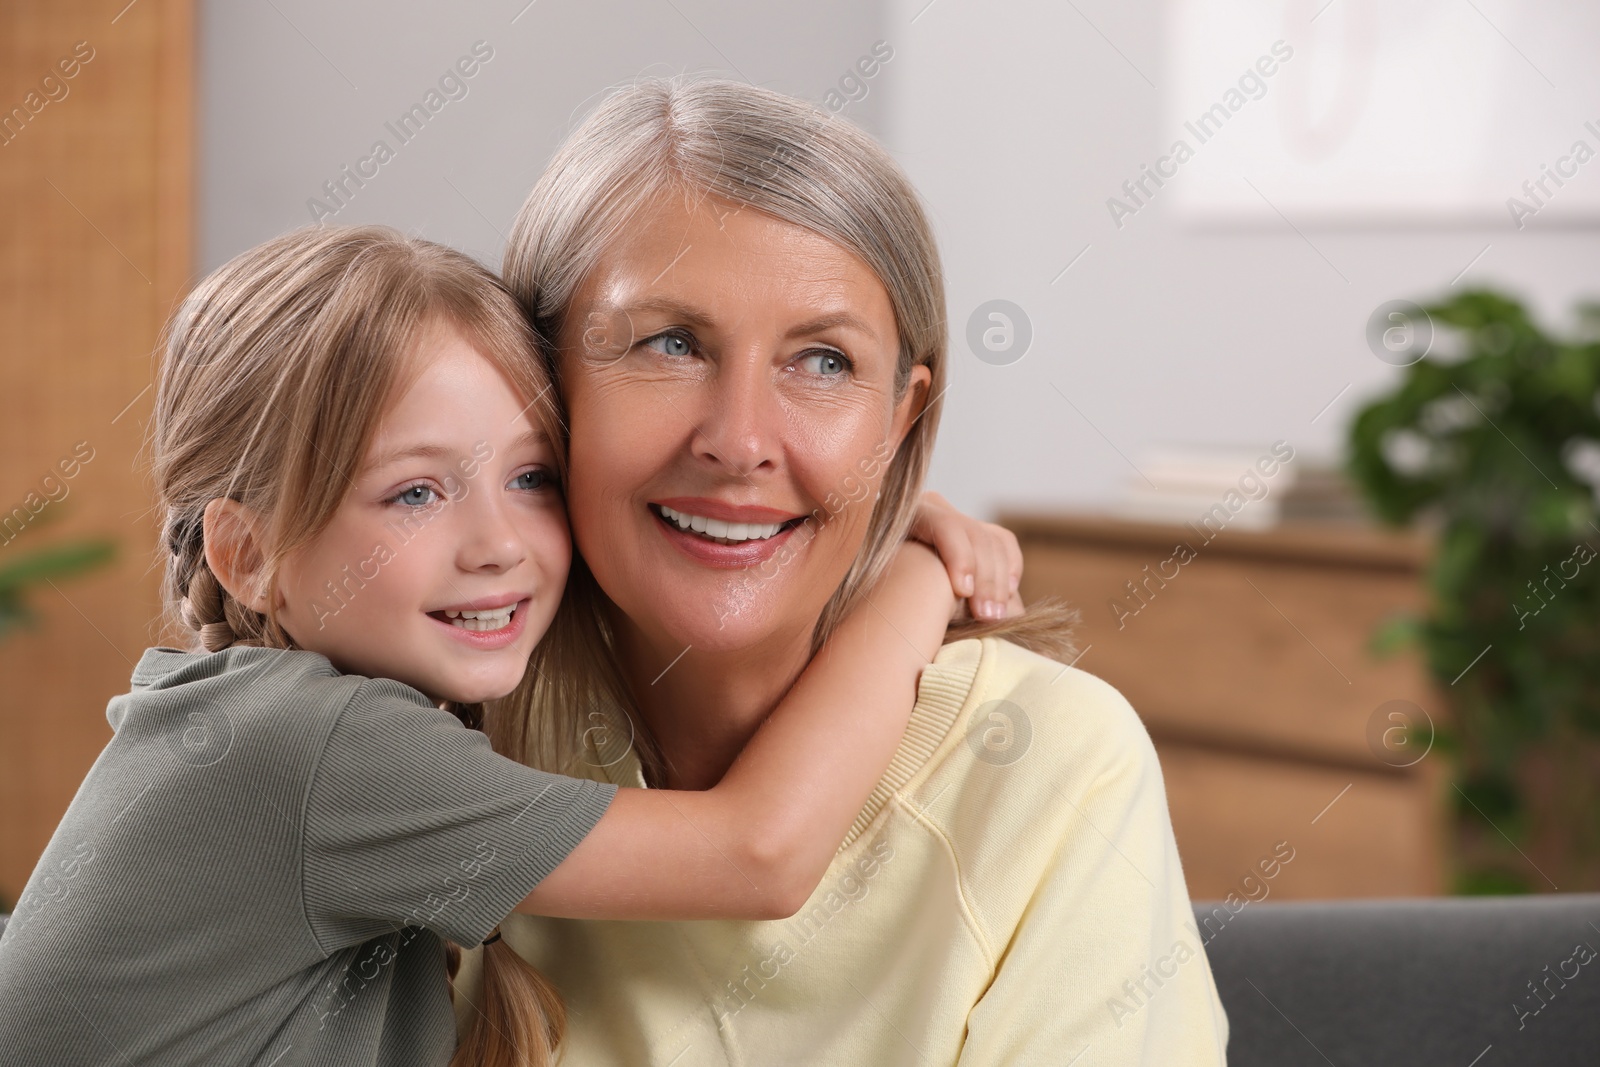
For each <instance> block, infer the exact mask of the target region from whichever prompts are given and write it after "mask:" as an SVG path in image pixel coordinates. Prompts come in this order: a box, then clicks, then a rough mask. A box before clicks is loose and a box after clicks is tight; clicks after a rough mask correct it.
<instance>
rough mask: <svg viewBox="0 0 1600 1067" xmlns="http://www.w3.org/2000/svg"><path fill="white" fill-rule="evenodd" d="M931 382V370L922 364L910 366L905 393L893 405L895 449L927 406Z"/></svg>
mask: <svg viewBox="0 0 1600 1067" xmlns="http://www.w3.org/2000/svg"><path fill="white" fill-rule="evenodd" d="M932 384H933V372H932V371H931V370H929V369H928V368H927V367H926V366H925V365H924V364H921V363H918V364H917V365H916V366H915V367H912V368H911V377H910V380H909V381H907V382H906V391H905V395H904V396H902V397H901V398H900V400H899V401H898V402H897V403H896V404H895V406H894V447H895V449H896V450H898V449H899V448H900V445H901V444H902V443H903V442H904V441H905V439H906V432H907V431H909V430H910V429H911V424H912V423H914V422H916V421H917V419H918V418H919V417H920V416H921V415H922V412H923V410H924V409H925V408H927V406H928V389H929V387H930V386H931V385H932Z"/></svg>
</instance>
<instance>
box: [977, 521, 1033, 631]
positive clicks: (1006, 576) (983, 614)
mask: <svg viewBox="0 0 1600 1067" xmlns="http://www.w3.org/2000/svg"><path fill="white" fill-rule="evenodd" d="M974 538H975V539H976V543H977V547H976V550H975V553H974V554H975V556H976V559H977V568H978V572H977V581H976V583H975V588H974V590H973V593H972V598H971V599H972V614H973V616H974V617H976V618H980V619H986V620H992V619H1003V618H1005V617H1006V616H1007V615H1008V614H1011V612H1010V611H1009V610H1008V608H1009V605H1010V603H1011V600H1012V598H1013V597H1014V596H1016V592H1017V585H1018V582H1019V581H1020V579H1021V577H1022V549H1021V546H1019V545H1018V544H1017V538H1016V535H1015V534H1013V533H1012V532H1011V531H1010V530H1007V529H1006V528H1005V527H1003V526H996V525H995V524H993V523H987V522H985V523H979V524H977V527H976V529H975V532H974ZM1018 603H1019V604H1020V603H1021V601H1020V599H1019V600H1018Z"/></svg>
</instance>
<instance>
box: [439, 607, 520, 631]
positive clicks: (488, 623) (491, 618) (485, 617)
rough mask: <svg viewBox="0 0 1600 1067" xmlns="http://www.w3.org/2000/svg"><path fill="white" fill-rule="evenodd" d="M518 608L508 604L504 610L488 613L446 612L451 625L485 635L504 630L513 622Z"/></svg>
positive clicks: (494, 609)
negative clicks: (489, 632) (490, 631)
mask: <svg viewBox="0 0 1600 1067" xmlns="http://www.w3.org/2000/svg"><path fill="white" fill-rule="evenodd" d="M516 608H517V606H516V605H515V604H507V605H506V606H505V607H503V608H493V609H490V610H487V611H450V610H447V611H445V612H444V615H445V617H446V618H447V619H449V620H450V625H452V626H454V627H456V628H457V629H461V630H471V631H473V632H474V633H483V632H486V631H489V630H503V629H505V628H506V626H507V625H509V624H510V622H511V616H512V615H513V614H515V612H516Z"/></svg>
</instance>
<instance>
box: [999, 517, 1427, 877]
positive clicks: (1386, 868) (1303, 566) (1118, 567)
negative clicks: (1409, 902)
mask: <svg viewBox="0 0 1600 1067" xmlns="http://www.w3.org/2000/svg"><path fill="white" fill-rule="evenodd" d="M1001 521H1002V522H1003V523H1004V524H1005V525H1006V526H1008V527H1010V528H1011V529H1012V530H1014V531H1015V532H1016V533H1017V535H1018V537H1019V539H1020V540H1021V542H1022V549H1023V555H1024V558H1025V560H1026V570H1025V574H1024V578H1023V586H1022V593H1023V597H1024V599H1028V600H1033V599H1037V598H1039V597H1042V596H1046V595H1054V596H1059V597H1061V598H1063V599H1065V600H1066V601H1068V602H1069V603H1071V604H1073V605H1075V606H1076V607H1078V608H1079V609H1080V611H1081V612H1082V616H1083V623H1082V626H1081V628H1080V631H1079V634H1080V636H1079V648H1080V650H1081V652H1080V658H1079V660H1078V662H1077V664H1076V665H1077V666H1078V667H1080V668H1081V669H1083V670H1086V671H1089V672H1090V673H1092V674H1096V675H1098V676H1100V677H1101V678H1104V679H1105V680H1106V681H1108V682H1110V683H1111V684H1112V685H1115V686H1116V687H1117V688H1118V689H1119V690H1121V691H1122V693H1123V694H1124V695H1125V696H1126V697H1127V698H1128V700H1129V701H1130V702H1131V703H1132V704H1133V706H1134V707H1135V708H1136V709H1137V710H1138V712H1139V714H1140V716H1141V717H1142V718H1143V720H1144V722H1145V725H1146V727H1147V728H1148V729H1149V731H1150V735H1151V738H1152V739H1153V740H1154V742H1155V745H1156V750H1157V752H1158V753H1159V754H1160V757H1161V763H1162V770H1163V775H1164V777H1165V780H1166V786H1167V797H1168V803H1169V805H1170V808H1171V811H1172V823H1173V829H1174V832H1175V833H1176V836H1177V840H1178V850H1179V853H1180V855H1181V857H1182V859H1183V864H1184V873H1185V875H1186V877H1187V879H1188V883H1189V890H1190V894H1191V896H1193V897H1194V898H1195V899H1212V898H1222V897H1225V896H1226V895H1227V894H1228V893H1229V892H1237V893H1239V894H1240V895H1241V896H1247V895H1250V894H1252V893H1253V894H1255V895H1256V896H1260V895H1261V893H1262V892H1263V891H1265V892H1266V893H1267V894H1268V895H1271V896H1275V897H1281V898H1283V899H1293V898H1301V899H1304V898H1319V897H1360V896H1405V895H1427V894H1435V893H1440V892H1443V891H1444V890H1445V881H1446V879H1445V871H1444V868H1445V855H1444V852H1443V848H1444V842H1445V841H1446V837H1445V826H1446V822H1445V812H1446V809H1447V797H1446V796H1445V793H1446V792H1448V791H1449V790H1450V785H1449V781H1448V777H1447V768H1446V766H1445V764H1444V761H1443V758H1442V756H1441V755H1440V754H1439V753H1438V752H1436V751H1429V750H1428V749H1427V747H1426V746H1427V741H1428V737H1427V735H1428V733H1429V730H1428V728H1427V724H1428V723H1430V722H1431V723H1434V724H1442V723H1443V722H1444V716H1445V709H1444V705H1443V702H1442V700H1441V697H1440V694H1439V693H1438V692H1437V690H1436V688H1435V687H1434V686H1433V685H1432V684H1431V682H1430V680H1429V678H1428V677H1427V675H1426V673H1425V671H1424V669H1423V666H1422V664H1421V663H1420V661H1419V659H1418V658H1417V656H1416V654H1415V653H1414V652H1408V653H1404V654H1401V655H1397V656H1394V657H1392V658H1388V659H1380V658H1378V657H1376V656H1375V655H1374V654H1373V653H1372V652H1371V651H1369V642H1370V639H1371V636H1372V633H1373V631H1374V629H1375V628H1376V627H1377V626H1378V625H1379V624H1380V623H1381V622H1382V621H1383V620H1384V619H1385V618H1386V617H1388V616H1391V615H1393V614H1395V613H1398V612H1401V611H1417V610H1420V609H1421V607H1422V605H1423V595H1424V594H1423V589H1422V585H1421V581H1420V571H1421V568H1422V566H1423V564H1424V563H1425V560H1426V553H1427V550H1428V546H1427V541H1426V540H1425V539H1424V538H1423V537H1421V536H1420V535H1402V534H1391V533H1387V532H1382V531H1378V530H1374V529H1370V528H1367V527H1364V526H1355V525H1350V526H1341V525H1326V526H1321V525H1300V526H1295V525H1285V526H1281V527H1278V528H1276V529H1273V530H1269V531H1246V530H1235V529H1224V530H1222V531H1221V532H1220V533H1213V534H1212V535H1211V539H1210V540H1209V541H1208V540H1206V534H1207V532H1208V531H1203V530H1197V529H1196V528H1194V527H1191V526H1186V525H1174V526H1168V525H1156V524H1147V523H1136V522H1126V521H1121V520H1117V519H1110V518H1103V517H1097V516H1088V515H1079V516H1063V515H1023V514H1013V515H1008V516H1005V517H1003V518H1002V520H1001ZM1407 727H1410V728H1409V729H1408V728H1407ZM1279 842H1287V843H1288V846H1287V847H1288V848H1289V849H1293V857H1294V858H1293V859H1292V860H1290V861H1289V862H1288V863H1286V864H1282V865H1281V866H1280V867H1278V868H1277V869H1276V874H1275V875H1274V877H1272V878H1271V879H1266V878H1264V877H1263V876H1262V874H1261V868H1260V866H1259V862H1260V861H1261V860H1262V858H1263V857H1271V856H1272V854H1273V851H1274V847H1275V846H1277V845H1278V843H1279ZM1283 851H1285V852H1286V851H1287V849H1285V850H1283ZM1270 866H1272V865H1270V864H1269V867H1270ZM1251 875H1254V880H1253V881H1248V882H1247V881H1246V877H1247V876H1251Z"/></svg>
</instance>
